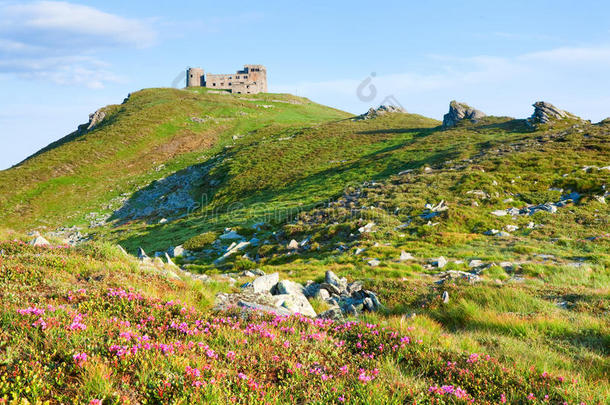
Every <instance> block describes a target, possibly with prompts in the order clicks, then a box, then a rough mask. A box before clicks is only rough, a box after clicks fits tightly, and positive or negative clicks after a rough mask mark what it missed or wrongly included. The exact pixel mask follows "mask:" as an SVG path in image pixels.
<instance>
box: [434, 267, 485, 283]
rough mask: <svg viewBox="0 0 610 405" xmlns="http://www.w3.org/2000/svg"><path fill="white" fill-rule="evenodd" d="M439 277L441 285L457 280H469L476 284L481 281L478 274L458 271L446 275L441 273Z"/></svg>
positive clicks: (447, 272)
mask: <svg viewBox="0 0 610 405" xmlns="http://www.w3.org/2000/svg"><path fill="white" fill-rule="evenodd" d="M438 276H439V277H440V278H441V279H440V280H439V281H438V283H440V284H442V283H444V282H445V281H447V280H456V279H463V280H467V281H468V282H469V283H475V282H478V281H481V278H480V277H479V276H477V275H476V274H472V273H466V272H465V271H458V270H449V271H446V272H444V273H440V274H439V275H438Z"/></svg>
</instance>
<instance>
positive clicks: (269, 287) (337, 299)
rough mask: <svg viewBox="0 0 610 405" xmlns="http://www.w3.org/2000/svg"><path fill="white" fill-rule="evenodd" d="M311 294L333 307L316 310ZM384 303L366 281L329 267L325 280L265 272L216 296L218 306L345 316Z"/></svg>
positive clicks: (282, 313) (323, 316)
mask: <svg viewBox="0 0 610 405" xmlns="http://www.w3.org/2000/svg"><path fill="white" fill-rule="evenodd" d="M309 298H312V299H317V300H320V301H323V302H325V303H326V304H327V305H328V306H329V307H330V309H329V310H327V311H325V312H322V313H321V314H316V312H315V310H314V309H313V307H312V306H311V304H310V303H309V300H308V299H309ZM380 306H381V304H380V303H379V300H378V298H377V295H376V294H375V293H374V292H372V291H367V290H364V289H363V288H362V283H361V282H359V281H354V282H353V283H348V282H347V280H346V279H345V278H339V277H337V275H336V274H334V273H333V272H332V271H327V272H326V276H325V279H324V282H323V283H315V282H313V281H309V282H307V284H306V285H302V284H299V283H296V282H293V281H289V280H281V281H280V280H279V275H278V273H273V274H268V275H261V276H259V277H257V278H255V279H254V280H253V281H252V282H250V283H246V284H244V285H243V286H242V290H241V291H240V292H238V293H234V294H225V293H220V294H218V295H217V296H216V308H217V309H221V310H222V309H226V308H229V307H241V308H244V309H258V310H262V311H265V312H274V313H276V314H278V315H285V314H296V313H299V314H301V315H305V316H309V317H312V318H313V317H316V316H318V317H321V318H333V319H337V318H342V317H343V315H344V314H349V315H357V314H359V313H361V312H363V311H376V310H377V309H379V307H380Z"/></svg>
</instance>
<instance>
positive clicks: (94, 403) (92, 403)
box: [89, 399, 102, 405]
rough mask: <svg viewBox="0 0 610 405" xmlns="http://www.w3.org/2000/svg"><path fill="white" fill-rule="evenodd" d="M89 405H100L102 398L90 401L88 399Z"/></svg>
mask: <svg viewBox="0 0 610 405" xmlns="http://www.w3.org/2000/svg"><path fill="white" fill-rule="evenodd" d="M89 405H102V400H101V399H92V400H91V401H89Z"/></svg>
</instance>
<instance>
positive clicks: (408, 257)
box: [398, 250, 415, 262]
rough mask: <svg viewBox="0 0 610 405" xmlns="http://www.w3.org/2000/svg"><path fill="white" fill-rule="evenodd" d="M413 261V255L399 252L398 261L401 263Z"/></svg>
mask: <svg viewBox="0 0 610 405" xmlns="http://www.w3.org/2000/svg"><path fill="white" fill-rule="evenodd" d="M413 259H415V258H414V257H413V255H411V253H407V252H405V251H404V250H403V251H401V252H400V258H399V259H398V260H400V261H401V262H404V261H407V260H413Z"/></svg>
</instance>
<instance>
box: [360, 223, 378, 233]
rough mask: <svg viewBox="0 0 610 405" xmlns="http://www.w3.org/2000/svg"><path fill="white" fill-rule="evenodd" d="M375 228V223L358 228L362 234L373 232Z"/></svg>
mask: <svg viewBox="0 0 610 405" xmlns="http://www.w3.org/2000/svg"><path fill="white" fill-rule="evenodd" d="M374 226H375V223H374V222H369V223H368V224H366V225H364V226H361V227H360V228H358V232H360V233H367V232H371V231H372V229H373V227H374Z"/></svg>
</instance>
